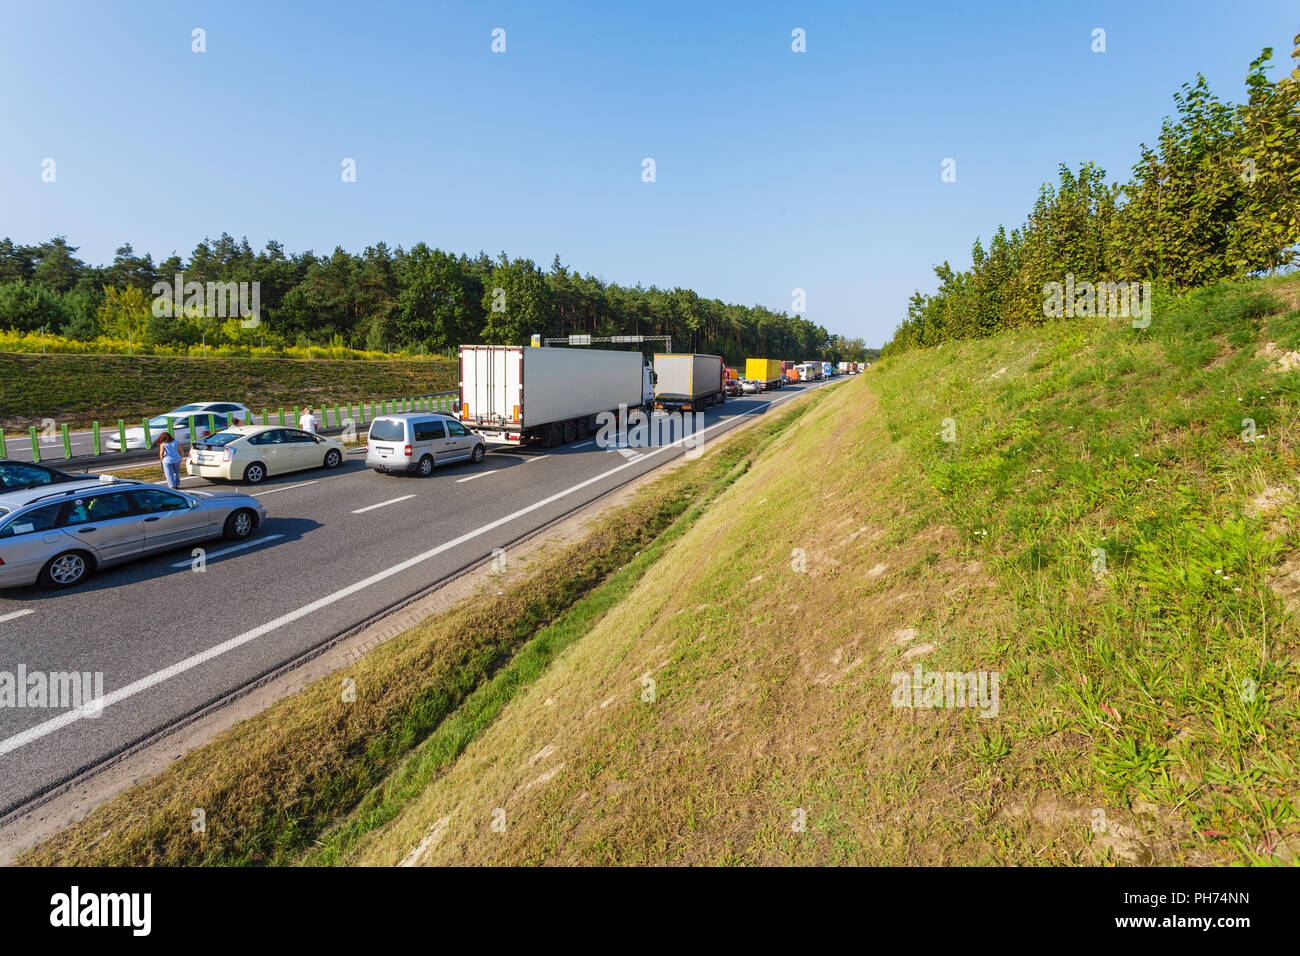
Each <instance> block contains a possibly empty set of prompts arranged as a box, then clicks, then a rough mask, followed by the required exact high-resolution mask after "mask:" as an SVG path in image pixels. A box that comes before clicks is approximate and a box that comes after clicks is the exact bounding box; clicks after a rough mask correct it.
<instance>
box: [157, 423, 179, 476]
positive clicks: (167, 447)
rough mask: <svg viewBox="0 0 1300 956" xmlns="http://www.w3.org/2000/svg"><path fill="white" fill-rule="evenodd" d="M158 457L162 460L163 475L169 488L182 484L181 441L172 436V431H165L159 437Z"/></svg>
mask: <svg viewBox="0 0 1300 956" xmlns="http://www.w3.org/2000/svg"><path fill="white" fill-rule="evenodd" d="M158 459H159V461H161V462H162V468H163V477H164V478H166V479H167V487H168V488H173V489H175V488H179V487H180V486H181V443H180V442H178V441H177V440H176V439H175V438H173V437H172V435H171V432H163V433H162V435H160V436H159V437H158Z"/></svg>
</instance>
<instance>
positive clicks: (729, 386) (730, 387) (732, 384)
mask: <svg viewBox="0 0 1300 956" xmlns="http://www.w3.org/2000/svg"><path fill="white" fill-rule="evenodd" d="M722 389H723V391H725V392H726V393H727V395H728V397H730V396H732V395H739V394H740V382H739V381H737V380H736V379H734V378H729V379H727V381H726V382H725V383H724V384H723V386H722Z"/></svg>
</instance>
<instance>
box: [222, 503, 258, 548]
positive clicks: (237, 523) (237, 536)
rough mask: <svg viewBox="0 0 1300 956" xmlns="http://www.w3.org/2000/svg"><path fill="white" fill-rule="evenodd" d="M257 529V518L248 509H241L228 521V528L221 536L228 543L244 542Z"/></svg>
mask: <svg viewBox="0 0 1300 956" xmlns="http://www.w3.org/2000/svg"><path fill="white" fill-rule="evenodd" d="M256 527H257V518H256V517H255V516H254V515H253V512H251V511H249V510H248V509H247V508H240V509H239V510H238V511H236V512H234V513H233V514H231V516H230V517H229V518H227V519H226V526H225V528H224V529H222V532H221V536H222V537H223V538H226V539H227V540H228V541H242V540H243V539H244V538H247V537H248V536H249V535H250V534H252V533H253V529H254V528H256Z"/></svg>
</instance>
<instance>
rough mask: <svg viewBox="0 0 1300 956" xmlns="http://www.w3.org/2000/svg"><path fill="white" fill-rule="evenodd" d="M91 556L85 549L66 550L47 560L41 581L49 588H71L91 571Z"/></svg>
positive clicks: (42, 569)
mask: <svg viewBox="0 0 1300 956" xmlns="http://www.w3.org/2000/svg"><path fill="white" fill-rule="evenodd" d="M90 562H91V558H90V555H88V554H87V553H86V552H85V551H64V552H63V553H62V554H56V555H55V556H54V557H52V558H50V560H49V561H47V562H45V567H43V568H41V576H40V582H41V585H42V586H44V587H47V588H70V587H72V586H73V585H74V584H78V583H80V581H81V580H82V578H84V577H85V576H86V575H87V574H89V573H90Z"/></svg>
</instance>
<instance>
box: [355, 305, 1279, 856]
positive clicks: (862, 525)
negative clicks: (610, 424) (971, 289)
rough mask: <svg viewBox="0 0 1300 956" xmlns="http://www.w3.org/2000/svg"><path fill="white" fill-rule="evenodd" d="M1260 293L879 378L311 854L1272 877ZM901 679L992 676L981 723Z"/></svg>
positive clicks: (1270, 427) (779, 451) (1273, 414)
mask: <svg viewBox="0 0 1300 956" xmlns="http://www.w3.org/2000/svg"><path fill="white" fill-rule="evenodd" d="M1269 289H1270V292H1271V295H1273V296H1275V298H1273V299H1271V300H1270V299H1269V298H1267V297H1260V295H1259V289H1258V288H1249V289H1245V290H1243V289H1241V288H1224V289H1219V290H1211V291H1208V292H1204V293H1201V294H1198V295H1197V296H1195V297H1193V298H1192V299H1191V300H1188V301H1184V302H1182V303H1166V304H1165V307H1164V308H1163V309H1162V310H1161V311H1159V312H1158V313H1157V316H1156V318H1155V321H1154V323H1153V324H1152V326H1151V328H1150V329H1149V330H1148V331H1146V332H1138V331H1135V330H1133V329H1132V328H1130V327H1128V325H1127V323H1126V322H1123V321H1120V320H1113V321H1107V320H1078V321H1075V322H1073V323H1071V324H1068V325H1065V324H1061V325H1053V326H1048V327H1044V328H1042V329H1038V330H1018V331H1016V332H1013V333H1007V334H1003V335H1000V336H997V337H995V338H992V339H988V340H983V341H978V342H969V343H958V344H950V345H948V346H945V347H944V348H942V349H939V350H934V351H928V352H919V353H913V354H909V355H905V356H901V357H898V358H895V359H891V360H888V361H886V362H882V363H879V364H878V365H877V366H876V367H875V368H874V369H873V370H872V372H871V373H870V374H868V375H867V376H864V377H863V378H862V379H859V380H856V381H854V382H852V383H851V384H849V385H847V386H844V387H841V388H839V389H837V390H835V391H834V392H832V393H831V394H830V395H829V396H828V397H827V398H826V399H825V400H823V401H822V402H820V403H819V404H818V405H817V406H816V407H815V408H814V409H813V410H812V411H811V412H810V413H809V414H808V415H807V416H805V418H804V419H803V421H802V422H801V427H800V428H799V429H797V430H792V431H788V432H786V433H784V434H782V435H781V436H780V437H779V438H777V439H776V441H775V442H774V443H773V444H772V445H771V446H770V447H769V449H768V450H767V451H766V452H765V453H764V455H763V456H762V457H761V458H760V459H759V460H758V461H757V462H756V463H755V465H754V466H753V468H752V469H750V471H749V472H748V473H747V474H745V475H744V476H743V477H742V478H740V479H739V480H738V481H736V482H735V483H734V484H733V485H732V486H731V487H730V488H729V489H728V490H726V491H725V492H723V493H722V494H720V495H719V496H718V498H717V499H716V500H715V502H714V503H713V504H712V505H711V506H710V507H709V508H708V510H707V511H705V513H704V514H703V516H702V517H701V518H700V520H699V521H697V522H696V523H695V524H694V525H693V526H692V527H691V528H690V529H689V530H688V531H686V533H684V534H683V535H682V536H681V537H680V538H679V539H678V540H677V541H676V542H674V543H673V544H672V545H671V546H670V547H669V548H668V549H667V550H666V553H665V556H664V557H663V558H661V559H660V560H659V561H658V562H657V563H656V565H655V566H654V567H652V568H651V569H650V570H649V571H648V573H647V574H646V575H645V576H644V577H643V578H642V579H641V580H640V581H639V582H638V583H637V584H636V586H635V587H634V588H632V589H631V590H630V592H629V593H628V596H627V597H626V598H625V599H624V600H623V601H622V602H621V603H620V604H618V605H617V606H616V607H613V608H611V609H610V610H609V611H608V613H606V614H605V616H604V617H603V618H602V619H601V620H600V621H599V622H598V623H596V624H595V625H594V626H593V627H592V628H591V630H590V631H589V633H587V634H586V635H585V636H584V637H582V638H581V639H580V640H578V641H576V642H574V643H572V644H570V645H569V646H568V647H567V649H565V650H564V651H563V653H562V654H560V656H559V658H558V660H557V661H556V663H555V664H553V665H552V666H551V667H550V668H549V669H548V670H546V671H545V673H543V674H541V676H540V677H538V678H537V679H536V680H535V681H534V682H533V683H532V684H531V685H530V686H528V687H526V688H524V689H522V690H521V691H520V692H519V693H518V694H517V695H516V696H515V698H514V699H513V700H512V701H511V702H510V703H509V704H508V705H507V706H505V707H504V709H503V710H502V712H501V716H500V717H499V718H498V719H497V720H496V722H495V723H494V724H493V725H492V726H490V727H489V728H488V729H487V730H485V731H484V732H483V733H481V734H480V736H479V737H478V739H476V740H475V741H473V742H472V743H470V744H469V746H468V747H467V748H466V749H465V750H464V752H463V754H462V755H461V756H460V757H459V759H457V760H456V761H455V763H454V764H452V765H451V766H450V767H449V768H447V769H446V770H445V771H443V772H442V773H441V774H440V775H438V776H437V777H436V778H434V779H432V781H431V783H430V784H429V785H428V786H427V787H426V788H425V789H424V790H423V791H422V792H421V793H419V795H418V796H416V797H415V798H414V799H412V800H411V801H410V802H409V804H408V805H407V806H405V807H404V808H403V809H402V810H401V812H399V813H397V814H396V815H395V816H393V817H392V819H391V820H388V821H387V822H385V823H383V825H382V826H379V827H377V828H375V829H373V830H371V832H370V833H369V834H368V835H367V836H366V837H365V839H362V840H359V841H356V842H355V844H354V845H353V846H352V847H351V848H350V849H349V850H348V851H347V852H346V853H344V854H342V855H341V856H340V857H339V858H340V859H341V861H342V862H366V863H390V864H391V863H395V862H398V861H402V860H407V861H416V862H424V863H487V862H492V863H521V862H523V863H537V862H552V861H554V862H586V863H615V862H618V863H659V862H674V863H680V862H687V863H741V862H743V863H750V862H758V863H785V862H793V863H826V862H870V863H981V862H1004V863H1009V862H1015V863H1106V862H1156V863H1171V862H1215V861H1223V860H1244V861H1256V862H1258V861H1265V860H1280V861H1294V860H1295V859H1296V857H1297V855H1300V798H1298V797H1297V779H1298V777H1300V774H1298V773H1297V740H1298V739H1300V735H1298V731H1300V645H1298V644H1297V632H1296V627H1295V620H1294V618H1292V617H1291V616H1290V615H1289V614H1288V613H1287V612H1286V611H1285V610H1284V607H1283V601H1282V599H1281V598H1279V596H1278V594H1277V593H1275V588H1276V589H1278V590H1280V591H1282V592H1286V593H1290V592H1293V591H1295V590H1296V589H1297V588H1300V555H1298V554H1295V553H1293V552H1292V550H1291V549H1292V548H1293V547H1294V545H1293V543H1292V542H1293V538H1292V532H1291V529H1292V527H1293V526H1294V523H1295V521H1296V520H1297V519H1298V518H1300V510H1298V508H1297V498H1296V492H1297V488H1296V485H1295V482H1296V477H1295V476H1296V472H1297V466H1298V465H1300V457H1298V451H1297V449H1298V448H1300V444H1298V443H1300V419H1298V417H1297V413H1298V411H1300V372H1296V371H1290V372H1287V371H1280V370H1279V369H1278V363H1277V357H1278V355H1279V354H1280V352H1282V351H1285V350H1287V349H1293V348H1300V311H1289V312H1288V310H1295V307H1296V305H1297V299H1298V298H1300V287H1298V284H1297V283H1296V282H1294V281H1291V282H1281V283H1278V282H1274V283H1270V284H1269ZM1282 303H1285V304H1284V305H1283V304H1282ZM1268 342H1276V343H1277V346H1278V349H1277V350H1272V349H1270V350H1267V351H1263V349H1264V348H1265V347H1266V343H1268ZM1257 353H1260V354H1257ZM948 418H951V419H953V420H954V423H955V427H956V438H957V440H956V441H955V442H953V443H948V442H944V441H943V440H942V439H941V435H940V432H941V430H942V428H943V424H942V423H943V421H944V419H948ZM1243 418H1252V419H1254V421H1255V423H1256V426H1257V428H1258V430H1259V434H1261V435H1263V436H1265V437H1264V439H1263V440H1261V441H1257V442H1254V443H1248V442H1244V441H1242V431H1243V425H1242V419H1243ZM795 549H800V552H801V553H802V555H803V558H804V561H805V562H806V564H805V565H804V566H803V570H800V569H799V564H800V562H799V561H798V560H797V559H798V557H799V553H800V552H796V550H795ZM1094 549H1102V550H1103V551H1104V552H1105V570H1104V572H1102V573H1097V571H1098V570H1099V564H1098V554H1099V552H1095V551H1094ZM915 663H921V664H923V666H924V667H925V669H926V670H937V671H950V670H956V671H980V670H989V671H997V672H999V674H1000V676H1001V693H1000V703H1001V709H1000V712H999V714H998V716H997V717H995V718H991V719H984V718H981V717H979V716H978V715H977V712H976V711H974V710H970V709H960V708H954V709H930V710H926V709H910V708H896V707H894V706H892V705H891V691H892V686H891V681H890V678H891V674H892V673H894V672H895V671H910V670H911V668H912V667H913V665H914V664H915ZM647 679H650V680H653V682H654V686H653V689H654V695H653V700H647V697H648V696H650V695H648V693H647V687H648V685H647V683H646V681H647ZM800 815H802V816H803V817H805V818H806V821H807V825H806V830H804V831H802V832H799V831H797V830H796V828H795V826H794V823H795V822H796V821H797V820H798V819H799V818H800ZM494 820H495V821H496V822H498V823H500V822H501V821H504V823H505V827H504V832H499V830H500V827H499V826H498V827H497V828H495V829H494V828H493V825H492V824H493V822H494Z"/></svg>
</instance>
